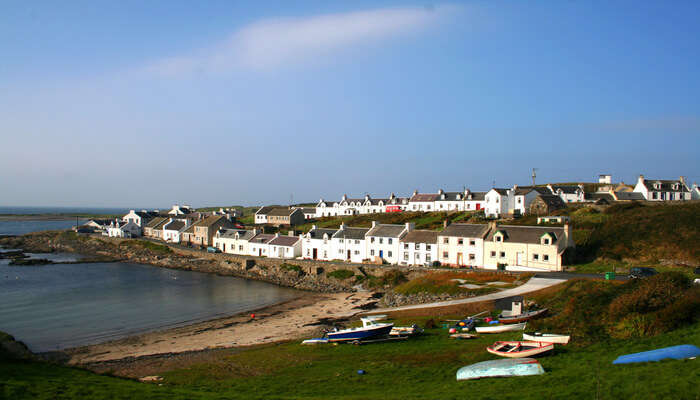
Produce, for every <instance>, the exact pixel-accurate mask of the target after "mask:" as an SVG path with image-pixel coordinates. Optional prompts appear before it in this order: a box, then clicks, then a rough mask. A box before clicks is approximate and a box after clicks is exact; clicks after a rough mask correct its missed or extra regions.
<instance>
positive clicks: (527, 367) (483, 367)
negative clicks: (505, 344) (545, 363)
mask: <svg viewBox="0 0 700 400" xmlns="http://www.w3.org/2000/svg"><path fill="white" fill-rule="evenodd" d="M542 374H544V368H542V365H540V363H539V361H537V360H535V359H534V358H517V359H505V360H491V361H483V362H479V363H476V364H472V365H467V366H466V367H462V368H460V369H459V370H458V371H457V380H458V381H461V380H469V379H481V378H503V377H509V376H531V375H542Z"/></svg>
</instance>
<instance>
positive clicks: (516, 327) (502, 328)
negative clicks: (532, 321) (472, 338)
mask: <svg viewBox="0 0 700 400" xmlns="http://www.w3.org/2000/svg"><path fill="white" fill-rule="evenodd" d="M525 325H527V322H521V323H519V324H504V325H491V326H477V327H476V328H474V329H476V332H477V333H501V332H513V331H522V330H525Z"/></svg>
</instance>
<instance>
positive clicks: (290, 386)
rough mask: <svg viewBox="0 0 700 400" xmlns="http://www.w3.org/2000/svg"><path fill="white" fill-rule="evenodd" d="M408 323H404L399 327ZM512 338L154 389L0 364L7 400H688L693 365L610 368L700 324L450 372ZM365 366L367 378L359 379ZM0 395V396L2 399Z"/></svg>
mask: <svg viewBox="0 0 700 400" xmlns="http://www.w3.org/2000/svg"><path fill="white" fill-rule="evenodd" d="M400 322H413V321H400ZM518 336H519V334H517V333H510V334H501V335H494V336H486V335H485V336H483V337H481V338H478V339H475V340H472V341H454V340H450V339H448V338H447V335H446V332H445V330H442V329H430V330H427V332H426V334H425V335H423V336H421V337H418V338H415V339H412V340H410V341H407V342H399V343H383V344H368V345H363V346H351V345H339V346H330V345H328V346H317V347H305V346H301V345H299V344H298V343H285V344H280V345H268V346H262V347H258V348H254V349H251V350H248V351H244V352H241V353H238V354H235V355H231V356H226V357H222V358H221V359H219V360H217V361H215V362H210V363H207V364H199V365H193V366H191V367H189V368H184V369H180V370H174V371H170V372H167V373H165V374H163V376H164V378H165V379H164V380H163V382H162V383H163V386H158V385H156V384H142V383H137V382H134V381H130V380H124V379H119V378H114V377H109V376H101V375H95V374H92V373H89V372H86V371H82V370H78V369H73V368H66V367H58V366H53V365H49V364H43V363H28V362H14V361H0V397H2V398H8V399H30V398H31V399H102V398H109V399H166V398H167V399H230V398H244V399H278V398H281V399H296V398H309V399H328V398H334V399H371V398H382V399H435V398H439V399H464V398H467V397H468V398H470V399H488V398H499V399H501V398H505V399H510V398H518V399H559V398H567V397H568V398H598V399H620V398H632V397H634V398H637V399H662V398H673V399H695V398H698V397H699V396H700V388H698V386H697V382H698V381H700V368H698V364H697V363H698V360H682V361H664V362H657V363H644V364H632V365H612V361H613V360H614V359H615V358H616V357H617V356H618V355H621V354H627V353H631V352H638V351H645V350H649V349H654V348H659V347H665V346H671V345H677V344H683V343H691V344H696V345H697V344H700V324H695V325H693V326H690V327H687V328H684V329H680V330H677V331H674V332H672V333H669V334H664V335H659V336H656V337H653V338H643V339H639V340H634V341H631V340H626V341H623V340H615V341H606V342H601V343H596V344H593V345H591V346H587V347H577V346H576V345H575V344H572V345H570V346H566V347H563V346H562V347H558V348H557V349H556V350H555V352H554V353H553V354H551V355H548V356H546V357H541V358H540V362H541V363H542V365H543V367H544V368H545V370H546V371H547V372H546V374H545V375H542V376H537V377H518V378H502V379H485V380H479V381H468V382H457V381H456V380H455V373H456V371H457V369H459V368H460V367H462V366H464V365H468V364H471V363H474V362H479V361H484V360H488V359H493V358H495V357H494V356H491V355H490V354H488V353H487V352H486V351H484V348H485V347H486V346H487V345H488V344H490V343H492V342H493V341H494V340H503V339H516V338H518ZM358 369H364V370H365V371H367V374H366V375H358V374H357V370H358ZM3 396H4V397H3Z"/></svg>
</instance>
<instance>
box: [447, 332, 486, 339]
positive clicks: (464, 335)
mask: <svg viewBox="0 0 700 400" xmlns="http://www.w3.org/2000/svg"><path fill="white" fill-rule="evenodd" d="M477 337H479V336H477V335H474V334H471V333H453V334H451V335H450V338H451V339H474V338H477Z"/></svg>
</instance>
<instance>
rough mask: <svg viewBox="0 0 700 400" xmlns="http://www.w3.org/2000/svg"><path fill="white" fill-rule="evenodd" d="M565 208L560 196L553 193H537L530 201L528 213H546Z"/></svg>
mask: <svg viewBox="0 0 700 400" xmlns="http://www.w3.org/2000/svg"><path fill="white" fill-rule="evenodd" d="M562 208H566V204H564V201H563V200H562V199H561V197H560V196H557V195H555V194H538V195H537V196H535V198H534V199H533V200H532V202H531V203H530V208H529V210H528V213H529V214H533V215H547V214H551V213H552V212H553V211H555V210H560V209H562Z"/></svg>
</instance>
